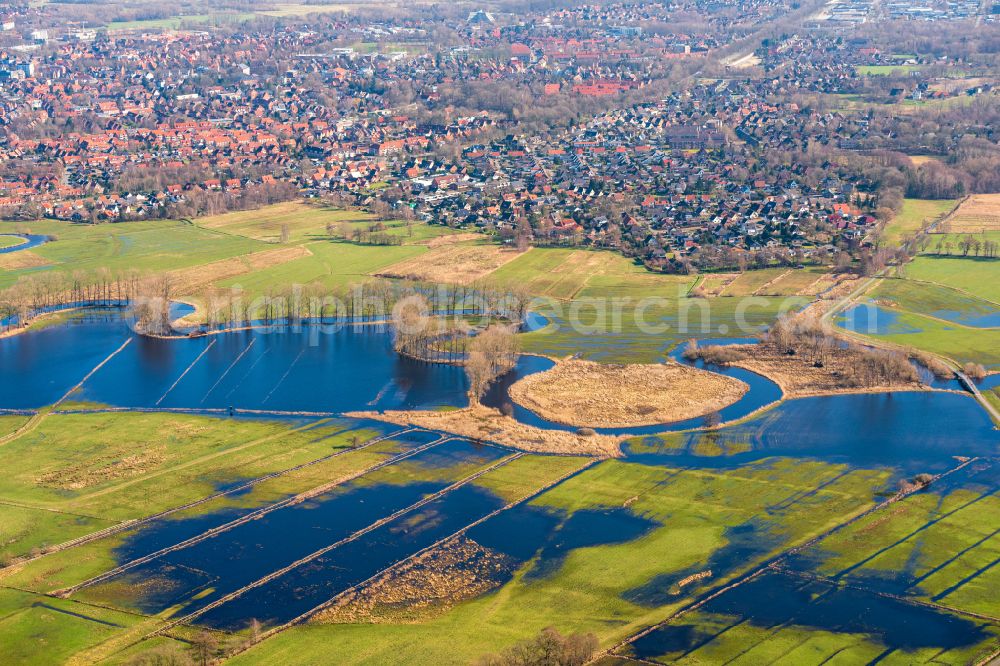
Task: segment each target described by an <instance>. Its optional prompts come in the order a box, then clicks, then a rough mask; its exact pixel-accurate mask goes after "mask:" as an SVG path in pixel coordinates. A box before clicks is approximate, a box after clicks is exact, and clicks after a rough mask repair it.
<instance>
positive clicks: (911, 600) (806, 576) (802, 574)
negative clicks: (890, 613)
mask: <svg viewBox="0 0 1000 666" xmlns="http://www.w3.org/2000/svg"><path fill="white" fill-rule="evenodd" d="M774 569H775V571H778V572H780V573H783V574H786V575H788V576H794V577H795V578H801V579H802V580H810V581H815V582H817V583H826V584H827V585H832V586H834V587H846V588H849V589H852V590H858V591H860V592H866V593H868V594H874V595H876V596H879V597H884V598H886V599H894V600H895V601H899V602H901V603H904V604H910V605H912V606H922V607H924V608H930V609H933V610H938V611H945V612H948V613H955V614H956V615H965V616H967V617H971V618H975V619H977V620H986V621H987V622H993V623H995V624H1000V617H994V616H992V615H985V614H983V613H977V612H975V611H969V610H963V609H961V608H954V607H953V606H946V605H945V604H936V603H934V602H931V601H924V600H923V599H918V598H916V597H908V596H906V595H903V594H893V593H891V592H879V591H878V590H871V589H868V588H867V587H865V586H864V585H857V584H855V583H850V582H844V581H837V580H833V579H831V578H828V577H827V576H820V575H818V574H814V573H809V572H808V571H796V570H794V569H789V568H787V567H785V566H783V565H780V564H779V565H777V566H776V567H775V568H774Z"/></svg>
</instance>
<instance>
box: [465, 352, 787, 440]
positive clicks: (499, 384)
mask: <svg viewBox="0 0 1000 666" xmlns="http://www.w3.org/2000/svg"><path fill="white" fill-rule="evenodd" d="M705 342H706V344H737V343H746V342H755V340H749V339H748V340H744V339H732V340H706V341H705ZM682 353H683V348H682V347H681V346H678V347H677V348H676V349H674V350H673V351H672V352H671V353H670V357H671V358H673V359H674V360H675V361H677V362H679V363H684V364H686V365H692V366H694V367H698V368H702V369H706V370H710V371H712V372H715V373H718V374H720V375H726V376H727V377H733V378H734V379H739V380H740V381H742V382H744V383H745V384H747V385H748V386H749V387H750V389H749V390H748V391H747V392H746V393H745V394H744V395H743V397H742V398H740V399H739V400H737V401H736V402H734V403H733V404H731V405H729V406H727V407H724V408H722V409H721V410H719V411H717V412H712V413H711V414H706V415H705V416H698V417H695V418H690V419H685V420H683V421H674V422H672V423H658V424H654V425H647V426H633V427H629V428H594V430H595V431H596V432H597V433H599V434H602V435H627V434H632V435H648V434H652V433H658V432H674V431H678V430H690V429H692V428H703V427H707V426H712V425H718V424H720V423H726V422H729V421H736V420H739V419H741V418H743V417H745V416H747V415H749V414H752V413H753V412H755V411H757V410H758V409H761V408H762V407H766V406H767V405H770V404H772V403H774V402H776V401H778V400H780V399H781V395H782V394H781V388H780V387H779V386H778V385H777V384H775V383H774V382H772V381H771V380H770V379H768V378H766V377H763V376H761V375H758V374H757V373H755V372H750V371H749V370H744V369H743V368H735V367H733V368H729V367H722V366H716V365H706V364H705V363H704V361H700V360H699V361H696V362H693V363H692V362H690V361H686V360H684V358H683V357H682ZM553 365H555V363H554V362H552V361H551V360H549V359H547V358H544V357H540V356H522V357H521V358H520V359H519V360H518V363H517V367H515V368H514V370H512V371H511V372H509V373H507V374H506V375H504V376H503V377H501V378H500V379H498V380H497V381H496V382H494V383H493V385H492V386H491V387H490V388H489V390H488V391H487V392H486V395H485V396H483V399H482V403H483V404H484V405H486V406H487V407H494V408H497V409H499V408H501V407H503V406H504V405H509V409H512V410H513V411H512V413H513V416H514V418H515V419H517V420H518V421H520V422H521V423H524V424H527V425H531V426H535V427H537V428H545V429H547V430H565V431H575V430H577V426H570V425H566V424H564V423H558V422H556V421H550V420H548V419H545V418H543V417H541V416H539V415H538V414H536V413H535V412H533V411H531V410H530V409H528V408H527V407H523V406H521V405H519V404H517V403H516V402H514V401H513V400H511V399H510V387H511V386H512V385H513V384H514V383H515V382H517V381H518V380H520V379H523V378H524V377H526V376H528V375H531V374H534V373H536V372H542V371H545V370H548V369H549V368H551V367H552V366H553Z"/></svg>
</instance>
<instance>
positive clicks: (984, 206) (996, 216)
mask: <svg viewBox="0 0 1000 666" xmlns="http://www.w3.org/2000/svg"><path fill="white" fill-rule="evenodd" d="M944 227H945V229H946V230H947V231H950V232H951V233H960V234H967V233H968V234H972V233H979V232H981V231H1000V194H973V195H972V196H970V197H969V198H968V199H966V200H965V201H963V202H962V204H961V205H960V206H959V207H958V209H957V210H956V211H955V212H954V213H952V214H951V216H949V217H948V219H947V221H946V222H945V225H944Z"/></svg>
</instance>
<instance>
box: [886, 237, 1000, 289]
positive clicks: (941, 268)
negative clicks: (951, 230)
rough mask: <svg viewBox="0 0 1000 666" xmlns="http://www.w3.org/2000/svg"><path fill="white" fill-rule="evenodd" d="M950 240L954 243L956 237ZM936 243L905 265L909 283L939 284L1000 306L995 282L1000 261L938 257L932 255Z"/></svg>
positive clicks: (994, 238)
mask: <svg viewBox="0 0 1000 666" xmlns="http://www.w3.org/2000/svg"><path fill="white" fill-rule="evenodd" d="M951 237H952V238H953V239H954V238H955V235H951ZM987 238H990V239H991V240H994V241H996V240H1000V233H995V234H989V235H988V236H987ZM936 243H937V241H934V242H932V243H931V248H930V249H929V250H928V252H926V253H924V254H921V255H918V256H917V257H916V258H914V259H913V261H911V262H910V263H909V264H907V265H906V277H907V278H908V279H911V280H922V281H926V282H936V283H937V284H941V285H944V286H946V287H953V288H955V289H959V290H961V291H963V292H966V293H968V294H972V295H973V296H977V297H979V298H981V299H984V300H987V301H991V302H993V303H1000V283H998V281H997V280H996V279H995V277H996V270H997V267H998V266H1000V259H986V258H976V257H961V256H954V255H953V256H939V255H937V254H933V253H932V252H933V247H934V246H935V245H936Z"/></svg>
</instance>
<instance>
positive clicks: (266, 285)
mask: <svg viewBox="0 0 1000 666" xmlns="http://www.w3.org/2000/svg"><path fill="white" fill-rule="evenodd" d="M306 247H307V248H308V249H309V251H310V252H311V253H312V255H311V256H308V257H302V258H300V259H294V260H292V261H289V262H287V263H284V264H280V265H278V266H272V267H270V268H265V269H263V270H260V271H256V272H254V273H250V274H248V275H241V276H239V277H235V278H230V279H227V280H221V281H220V282H218V286H220V287H240V288H241V289H243V291H244V293H245V294H247V295H248V296H250V297H255V296H260V295H262V294H265V293H267V291H268V290H269V289H271V288H274V287H281V286H283V285H293V284H303V285H304V284H314V283H315V284H319V285H322V286H323V287H325V288H326V289H334V288H337V287H344V286H346V285H349V284H358V283H361V282H365V281H368V280H370V279H372V278H371V274H372V273H374V272H376V271H378V270H379V269H382V268H385V267H387V266H390V265H392V264H394V263H397V262H399V261H402V260H404V259H409V258H411V257H415V256H417V255H419V254H422V253H424V252H426V251H427V248H426V247H425V246H423V245H391V246H374V245H357V244H355V243H348V242H345V241H316V242H313V243H309V244H308V245H306Z"/></svg>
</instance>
